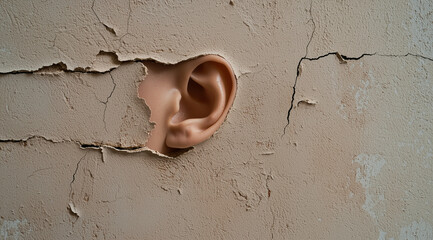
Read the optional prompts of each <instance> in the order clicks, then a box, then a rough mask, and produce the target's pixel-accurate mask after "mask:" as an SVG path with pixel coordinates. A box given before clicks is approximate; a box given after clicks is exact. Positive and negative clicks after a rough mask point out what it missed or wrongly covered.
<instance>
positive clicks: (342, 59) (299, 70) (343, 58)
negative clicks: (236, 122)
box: [282, 39, 433, 136]
mask: <svg viewBox="0 0 433 240" xmlns="http://www.w3.org/2000/svg"><path fill="white" fill-rule="evenodd" d="M310 40H311V39H310ZM307 48H308V45H307ZM307 50H308V49H307ZM307 53H308V51H307ZM330 55H335V56H336V57H337V59H338V60H339V61H340V63H341V64H345V63H347V61H357V60H360V59H361V58H363V57H368V56H370V57H371V56H379V57H408V56H411V57H417V58H422V59H425V60H428V61H433V59H432V58H429V57H426V56H422V55H419V54H413V53H406V54H401V55H399V54H378V53H363V54H361V55H360V56H359V57H348V56H346V55H343V54H340V53H339V52H329V53H326V54H324V55H320V56H318V57H313V58H309V57H306V56H307V55H305V57H303V58H301V60H300V61H299V62H298V66H297V72H296V78H295V84H294V85H293V94H292V100H291V103H290V108H289V110H288V113H287V124H286V126H285V127H284V129H283V134H282V136H284V135H285V134H286V128H287V127H288V126H289V123H290V114H291V112H292V110H293V105H294V100H295V94H296V84H297V82H298V79H299V77H300V75H301V73H302V68H301V63H302V61H304V60H308V61H317V60H319V59H321V58H325V57H327V56H330Z"/></svg>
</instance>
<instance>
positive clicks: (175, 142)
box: [166, 56, 236, 148]
mask: <svg viewBox="0 0 433 240" xmlns="http://www.w3.org/2000/svg"><path fill="white" fill-rule="evenodd" d="M195 63H196V64H198V65H197V66H196V67H195V68H194V69H193V71H191V73H190V76H189V77H188V83H187V84H186V88H184V89H181V90H180V92H181V94H182V96H181V101H180V103H179V112H178V113H176V114H175V116H174V117H173V118H172V119H171V121H170V123H169V126H168V131H167V137H166V145H167V146H168V147H170V148H188V147H191V146H193V145H196V144H198V143H200V142H203V141H205V140H207V139H208V138H210V137H211V136H212V134H213V133H214V132H215V131H216V130H217V129H218V128H219V126H220V125H221V123H222V122H223V121H224V119H225V117H226V114H227V112H228V109H229V108H230V106H231V104H232V102H233V98H234V89H235V84H236V82H235V78H234V75H233V73H232V71H231V68H230V66H229V65H228V64H227V63H226V62H225V60H224V59H222V58H220V57H217V56H205V57H202V58H199V59H196V62H195ZM184 86H185V85H184Z"/></svg>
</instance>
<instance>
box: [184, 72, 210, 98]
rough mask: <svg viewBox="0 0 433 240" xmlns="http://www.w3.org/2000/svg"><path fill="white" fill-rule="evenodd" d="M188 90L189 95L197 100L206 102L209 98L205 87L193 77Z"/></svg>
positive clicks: (190, 79)
mask: <svg viewBox="0 0 433 240" xmlns="http://www.w3.org/2000/svg"><path fill="white" fill-rule="evenodd" d="M187 92H188V94H189V96H190V97H191V98H192V99H194V100H196V101H199V102H205V101H206V100H207V96H206V90H205V89H204V87H203V86H202V85H200V84H198V83H197V82H196V81H194V79H192V78H189V81H188V87H187Z"/></svg>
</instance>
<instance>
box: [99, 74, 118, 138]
mask: <svg viewBox="0 0 433 240" xmlns="http://www.w3.org/2000/svg"><path fill="white" fill-rule="evenodd" d="M108 74H109V75H110V77H111V81H112V82H113V89H112V90H111V92H110V94H109V95H108V97H107V99H106V100H105V101H101V103H102V104H104V105H105V107H104V114H103V118H102V121H103V122H104V129H105V131H106V132H108V131H107V123H106V121H105V116H106V112H107V106H108V100H109V99H110V98H111V96H113V92H114V90H116V87H117V84H116V82H115V81H114V78H113V75H112V74H111V72H108Z"/></svg>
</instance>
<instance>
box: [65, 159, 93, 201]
mask: <svg viewBox="0 0 433 240" xmlns="http://www.w3.org/2000/svg"><path fill="white" fill-rule="evenodd" d="M87 153H89V152H86V153H85V154H84V156H82V157H81V158H80V160H79V161H78V162H77V165H76V167H75V171H74V173H73V174H72V180H71V182H70V183H69V199H70V200H71V201H72V197H73V192H72V184H73V183H74V182H75V175H77V172H78V168H79V166H80V163H81V161H83V159H84V158H85V157H86V156H87Z"/></svg>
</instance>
